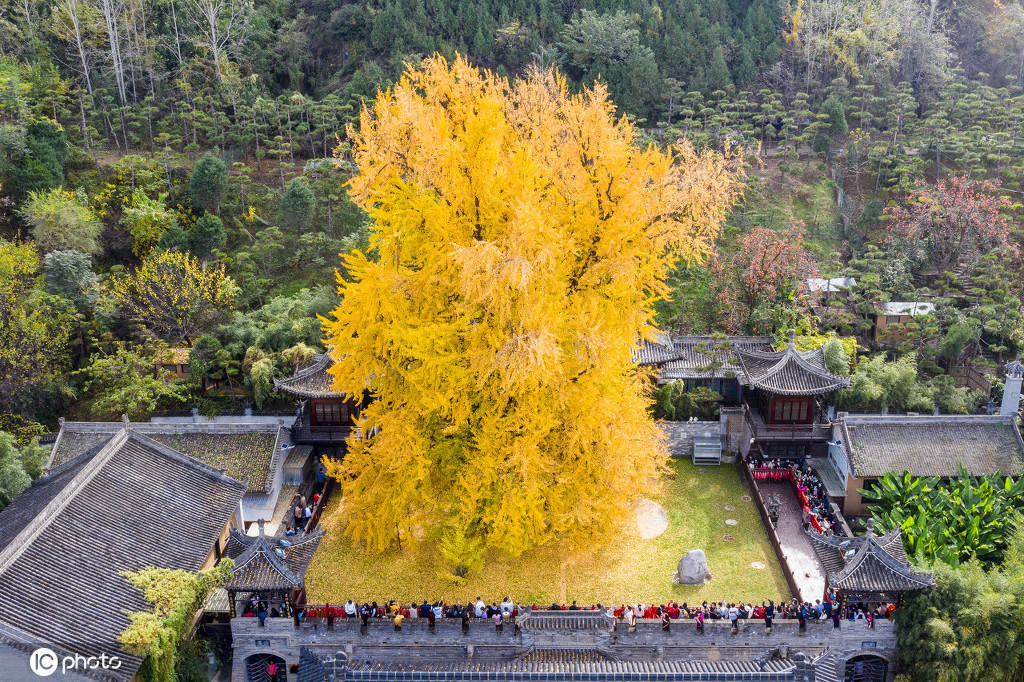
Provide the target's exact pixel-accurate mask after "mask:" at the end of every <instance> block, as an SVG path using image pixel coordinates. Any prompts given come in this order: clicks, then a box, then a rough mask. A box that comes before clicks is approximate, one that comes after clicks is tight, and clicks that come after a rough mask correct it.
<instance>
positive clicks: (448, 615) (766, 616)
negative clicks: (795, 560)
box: [299, 592, 896, 631]
mask: <svg viewBox="0 0 1024 682" xmlns="http://www.w3.org/2000/svg"><path fill="white" fill-rule="evenodd" d="M525 608H526V607H525V606H524V605H522V604H518V603H517V602H515V601H513V600H512V598H511V597H507V596H506V597H505V598H504V599H503V600H501V601H500V602H497V601H494V602H490V603H488V602H485V601H484V600H483V599H481V598H480V597H477V598H476V599H475V600H470V601H467V603H465V604H463V603H462V602H461V601H456V602H455V603H446V602H443V601H435V602H427V601H423V603H421V604H417V603H415V602H412V603H410V604H409V605H405V604H400V603H399V602H397V601H395V600H391V601H387V602H379V603H378V602H368V603H363V604H358V603H356V602H354V601H352V600H351V599H350V600H348V601H347V602H346V603H345V604H344V605H341V606H332V605H327V606H309V607H306V608H305V609H304V610H302V611H301V612H300V614H299V617H300V618H307V619H308V618H322V619H327V620H328V621H333V620H334V619H337V618H359V619H360V620H361V621H362V625H364V626H366V625H368V624H369V622H370V620H377V621H380V620H390V621H392V622H393V623H394V625H395V629H400V628H401V627H402V623H403V622H405V621H406V620H410V619H417V618H418V619H425V620H426V621H427V622H428V625H429V626H430V627H433V626H434V624H435V623H436V622H437V621H439V620H444V619H453V620H461V622H462V626H463V628H466V629H468V628H469V623H470V622H471V621H472V620H474V619H475V620H484V621H489V622H492V623H493V624H494V626H495V628H496V629H498V630H501V629H503V628H504V627H505V626H506V625H510V624H511V625H513V626H516V627H518V625H517V618H518V616H519V614H520V613H521V612H522V611H523V610H524V609H525ZM529 609H530V610H531V611H602V612H604V613H607V614H608V615H609V616H614V618H615V619H616V620H617V621H620V622H623V623H628V624H629V625H630V626H631V627H633V626H635V625H636V622H637V620H640V619H646V620H660V621H661V625H662V629H664V630H669V629H670V628H671V627H672V621H677V620H680V619H688V620H693V621H695V622H696V627H697V629H698V631H700V630H703V628H704V621H706V620H728V621H731V623H732V625H733V627H734V628H736V627H738V625H739V622H740V621H751V620H763V621H764V624H765V627H767V628H771V627H772V622H773V621H774V620H775V619H780V618H782V619H789V620H796V621H798V622H799V624H800V627H801V628H803V627H804V626H805V625H806V623H807V621H809V620H820V621H827V620H831V621H832V624H833V626H834V627H839V624H840V621H842V620H843V619H846V620H851V621H853V620H866V621H867V624H868V626H869V627H873V625H874V621H875V620H876V619H878V618H883V619H884V618H891V617H892V614H893V613H894V612H895V611H896V606H895V604H879V605H877V606H876V607H875V608H873V609H868V608H866V607H865V606H864V605H861V604H848V605H847V606H846V608H845V611H842V610H841V608H840V606H839V599H838V595H836V594H835V593H834V592H830V593H829V594H827V595H826V596H825V598H824V599H819V600H816V601H815V603H813V604H811V603H810V602H804V603H800V602H799V601H798V600H797V599H792V600H790V601H783V602H779V603H778V604H776V603H775V602H774V601H772V600H771V599H769V600H767V601H763V602H761V603H760V604H753V603H749V604H748V603H744V602H742V601H740V602H724V601H721V602H717V603H716V602H711V603H710V604H709V603H708V602H706V601H705V602H702V603H701V604H699V605H697V604H694V605H690V604H688V603H687V602H683V603H682V604H680V603H678V602H674V601H673V602H669V603H667V604H635V605H626V604H622V605H620V606H618V607H617V608H615V607H607V606H603V605H601V604H591V605H589V606H581V605H579V604H577V603H576V602H575V601H573V602H572V603H571V604H568V605H566V604H558V603H554V604H551V605H550V606H538V605H536V604H533V605H531V606H529ZM841 611H842V612H841Z"/></svg>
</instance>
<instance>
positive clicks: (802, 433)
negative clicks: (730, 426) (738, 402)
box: [743, 404, 832, 441]
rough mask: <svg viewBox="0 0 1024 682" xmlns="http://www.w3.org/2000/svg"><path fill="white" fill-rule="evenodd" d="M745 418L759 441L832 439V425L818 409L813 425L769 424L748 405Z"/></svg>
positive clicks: (745, 407) (745, 409) (745, 408)
mask: <svg viewBox="0 0 1024 682" xmlns="http://www.w3.org/2000/svg"><path fill="white" fill-rule="evenodd" d="M743 407H744V418H745V420H746V422H747V425H748V426H749V427H750V431H751V433H753V435H754V438H755V439H756V440H759V441H821V440H828V439H829V438H831V437H832V423H831V422H830V421H829V420H828V417H827V416H825V414H824V413H823V412H822V411H821V410H819V409H816V410H815V413H814V423H813V424H767V423H765V421H764V419H763V418H762V417H761V415H760V414H759V413H758V412H756V411H754V410H751V409H750V407H749V406H748V405H746V404H744V405H743Z"/></svg>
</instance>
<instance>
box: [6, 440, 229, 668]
mask: <svg viewBox="0 0 1024 682" xmlns="http://www.w3.org/2000/svg"><path fill="white" fill-rule="evenodd" d="M245 492H246V484H245V483H243V482H240V481H237V480H234V479H233V478H231V477H229V476H227V475H226V474H225V473H224V472H223V471H220V470H218V469H215V468H213V467H211V466H209V465H207V464H204V463H203V462H200V461H199V460H197V459H194V458H192V457H188V456H186V455H184V454H182V453H181V452H180V451H178V450H176V449H174V448H172V447H169V446H167V445H166V444H164V443H161V442H159V441H157V440H154V439H152V438H149V437H147V436H145V435H143V434H141V433H138V432H136V431H135V429H134V428H133V426H132V425H131V424H128V423H127V421H126V423H125V424H123V425H122V428H120V429H118V430H117V431H116V432H115V433H114V434H112V435H110V436H108V437H106V438H105V439H103V440H102V441H101V442H99V443H98V444H96V445H93V446H91V447H87V448H85V449H84V450H83V451H82V452H80V453H78V454H76V455H74V456H73V457H71V458H70V459H67V460H66V461H62V462H61V463H59V464H57V465H56V466H54V467H53V468H52V469H51V470H50V471H49V473H48V474H46V475H45V476H43V477H42V478H40V479H39V480H38V481H36V482H35V483H34V484H33V485H32V486H31V487H30V488H29V489H28V490H26V491H25V492H24V493H22V494H21V495H20V496H19V497H18V498H17V499H15V500H14V501H13V502H12V503H11V504H9V505H8V506H7V507H6V508H4V509H3V511H0V594H3V599H0V679H3V680H29V679H36V676H35V675H34V674H33V673H32V672H31V671H30V668H29V654H30V653H31V652H33V651H34V650H36V649H37V648H39V647H46V648H49V649H52V650H53V651H54V652H56V653H57V655H58V656H60V657H62V658H63V657H64V656H73V655H80V656H83V657H90V656H95V657H99V656H102V655H106V656H107V657H110V656H117V657H118V666H117V667H116V668H108V669H101V668H98V669H94V670H90V671H87V672H88V679H92V680H96V679H99V680H110V681H111V682H126V681H127V680H131V679H133V678H134V677H135V674H136V672H137V671H138V669H139V666H140V665H141V663H142V659H141V658H139V657H138V656H135V655H133V654H130V653H128V652H127V651H124V650H122V649H121V645H120V643H119V641H118V636H119V635H120V634H121V632H123V631H124V629H125V628H126V627H127V626H128V624H129V622H130V620H129V616H128V614H129V613H130V612H134V611H149V610H151V609H152V604H150V603H149V602H147V601H146V600H145V598H144V597H143V594H142V592H141V591H140V590H139V589H137V588H135V587H134V586H132V585H131V583H129V582H128V580H127V579H126V578H125V577H124V576H123V575H122V572H123V571H138V570H140V569H143V568H146V567H148V566H155V567H160V568H171V569H182V570H186V571H198V570H200V569H206V568H210V567H212V566H214V565H215V564H216V563H217V561H219V560H220V558H221V557H222V556H224V553H225V550H226V547H227V544H228V538H229V534H230V530H231V528H232V525H233V521H237V511H238V508H239V504H240V502H241V500H242V496H243V495H244V494H245ZM55 679H56V677H55ZM60 679H71V680H84V679H86V677H83V676H80V675H78V674H77V673H74V672H70V671H69V673H68V674H66V675H64V676H62V677H60Z"/></svg>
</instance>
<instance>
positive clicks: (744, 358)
mask: <svg viewBox="0 0 1024 682" xmlns="http://www.w3.org/2000/svg"><path fill="white" fill-rule="evenodd" d="M795 337H796V334H795V332H793V331H790V335H789V345H788V346H786V348H785V349H783V350H780V351H774V350H754V349H746V348H738V349H737V350H736V356H737V357H738V358H739V361H740V365H741V366H742V368H743V373H744V374H745V375H746V378H747V383H748V384H749V385H750V386H753V387H754V388H759V389H761V390H763V391H767V392H769V393H774V394H776V395H803V396H806V395H820V394H822V393H830V392H832V391H834V390H836V389H839V388H845V387H847V386H849V385H850V380H849V379H848V378H846V377H840V376H836V375H835V374H832V372H830V371H828V368H827V367H826V366H825V356H824V354H823V353H822V351H821V349H820V348H815V349H814V350H809V351H802V352H801V351H798V350H797V349H796V338H795Z"/></svg>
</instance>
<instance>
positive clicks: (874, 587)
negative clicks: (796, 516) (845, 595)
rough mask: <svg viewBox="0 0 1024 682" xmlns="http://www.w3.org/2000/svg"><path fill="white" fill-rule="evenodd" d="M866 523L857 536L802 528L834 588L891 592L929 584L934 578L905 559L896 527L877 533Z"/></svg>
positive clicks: (860, 591) (862, 591)
mask: <svg viewBox="0 0 1024 682" xmlns="http://www.w3.org/2000/svg"><path fill="white" fill-rule="evenodd" d="M873 528H874V526H873V524H871V523H869V526H868V533H867V534H866V535H863V536H858V537H852V538H848V537H843V536H839V535H829V536H826V535H822V534H821V533H817V532H815V531H813V530H807V531H805V532H806V533H807V536H808V537H809V538H810V539H811V546H812V547H814V552H815V554H817V555H818V558H819V559H820V560H821V563H822V566H824V568H825V573H826V575H827V576H828V585H829V587H831V588H834V589H837V590H844V591H847V592H855V593H858V594H865V593H876V594H878V593H884V594H892V593H896V592H905V591H908V590H920V589H925V588H928V587H932V586H933V585H934V584H935V581H934V579H933V578H932V577H931V576H930V575H928V574H926V573H919V572H918V571H916V570H914V568H913V567H912V566H911V565H910V562H909V561H907V555H906V553H905V552H904V550H903V540H902V538H901V537H900V531H899V529H898V528H897V529H895V530H892V531H890V532H888V533H886V534H885V535H883V536H881V537H879V536H877V535H875V534H874V533H873V532H872V531H873Z"/></svg>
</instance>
